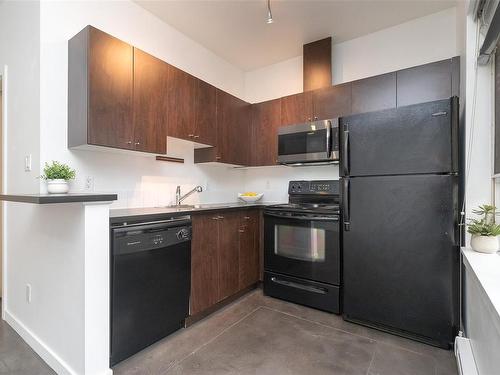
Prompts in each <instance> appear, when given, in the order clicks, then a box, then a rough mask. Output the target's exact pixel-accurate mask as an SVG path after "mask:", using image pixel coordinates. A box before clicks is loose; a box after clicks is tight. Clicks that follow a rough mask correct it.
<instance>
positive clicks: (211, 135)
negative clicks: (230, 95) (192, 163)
mask: <svg viewBox="0 0 500 375" xmlns="http://www.w3.org/2000/svg"><path fill="white" fill-rule="evenodd" d="M196 81H197V82H196V110H195V127H194V141H195V142H198V143H203V144H205V145H211V146H215V144H216V139H217V116H216V114H217V112H216V109H217V102H216V95H217V89H216V88H215V87H214V86H212V85H210V84H208V83H206V82H204V81H202V80H201V79H197V80H196Z"/></svg>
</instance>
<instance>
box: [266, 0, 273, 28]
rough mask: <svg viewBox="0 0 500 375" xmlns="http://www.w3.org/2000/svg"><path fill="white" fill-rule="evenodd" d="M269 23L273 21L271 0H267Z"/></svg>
mask: <svg viewBox="0 0 500 375" xmlns="http://www.w3.org/2000/svg"><path fill="white" fill-rule="evenodd" d="M267 23H273V13H272V12H271V0H267Z"/></svg>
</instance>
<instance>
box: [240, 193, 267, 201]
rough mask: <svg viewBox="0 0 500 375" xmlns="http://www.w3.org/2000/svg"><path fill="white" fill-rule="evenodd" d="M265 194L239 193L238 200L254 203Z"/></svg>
mask: <svg viewBox="0 0 500 375" xmlns="http://www.w3.org/2000/svg"><path fill="white" fill-rule="evenodd" d="M263 196H264V194H262V193H261V194H259V193H254V192H253V191H247V192H245V193H239V194H238V198H240V199H241V200H242V201H244V202H246V203H254V202H257V201H258V200H259V199H261V198H262V197H263Z"/></svg>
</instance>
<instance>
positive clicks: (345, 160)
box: [342, 124, 349, 176]
mask: <svg viewBox="0 0 500 375" xmlns="http://www.w3.org/2000/svg"><path fill="white" fill-rule="evenodd" d="M343 141H344V143H343V145H342V146H343V147H342V170H343V172H344V176H348V175H349V130H347V124H346V125H344V136H343Z"/></svg>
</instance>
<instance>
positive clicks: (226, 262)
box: [219, 211, 240, 301]
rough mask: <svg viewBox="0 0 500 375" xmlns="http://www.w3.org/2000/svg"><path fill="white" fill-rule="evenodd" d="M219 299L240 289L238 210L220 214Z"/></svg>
mask: <svg viewBox="0 0 500 375" xmlns="http://www.w3.org/2000/svg"><path fill="white" fill-rule="evenodd" d="M219 217H220V220H219V301H222V300H223V299H225V298H227V297H229V296H231V295H233V294H235V293H237V292H238V290H239V276H238V274H239V262H238V259H239V232H238V230H239V228H240V216H239V213H238V212H234V211H233V212H229V211H228V212H223V213H222V214H220V215H219Z"/></svg>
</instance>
